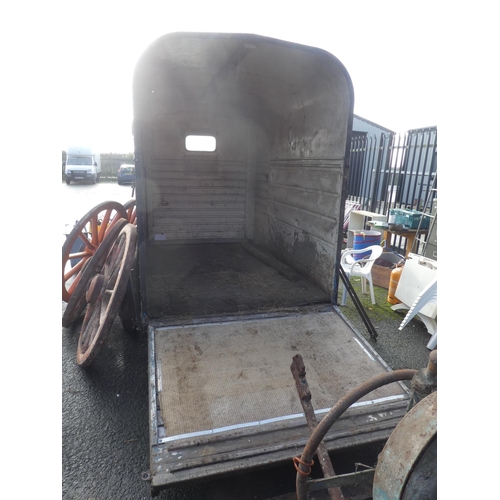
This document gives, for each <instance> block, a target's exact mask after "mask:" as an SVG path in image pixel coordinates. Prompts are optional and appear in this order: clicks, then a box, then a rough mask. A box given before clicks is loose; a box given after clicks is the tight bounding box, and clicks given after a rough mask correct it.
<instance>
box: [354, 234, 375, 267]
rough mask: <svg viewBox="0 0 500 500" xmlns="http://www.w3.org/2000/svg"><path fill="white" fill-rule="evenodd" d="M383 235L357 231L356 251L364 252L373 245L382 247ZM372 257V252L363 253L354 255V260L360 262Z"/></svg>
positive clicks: (355, 236) (355, 239) (355, 237)
mask: <svg viewBox="0 0 500 500" xmlns="http://www.w3.org/2000/svg"><path fill="white" fill-rule="evenodd" d="M381 239H382V233H381V232H380V231H362V230H359V231H355V233H354V239H353V248H354V250H362V249H363V248H367V247H371V246H372V245H380V241H381ZM368 255H370V252H363V253H359V254H356V255H353V256H352V257H353V259H354V260H360V259H363V258H365V257H367V256H368Z"/></svg>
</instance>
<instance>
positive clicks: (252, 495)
mask: <svg viewBox="0 0 500 500" xmlns="http://www.w3.org/2000/svg"><path fill="white" fill-rule="evenodd" d="M62 190H63V198H64V199H65V200H66V202H67V203H68V204H69V206H70V207H71V208H69V209H68V211H67V213H66V219H67V220H65V221H63V224H67V223H72V222H74V220H71V219H72V218H74V217H76V218H78V217H79V216H78V215H77V214H78V213H80V216H83V215H84V214H85V213H87V212H88V211H89V210H90V209H91V208H93V207H94V206H95V205H97V204H98V203H100V202H102V201H107V200H115V201H119V202H121V203H124V202H126V201H128V200H129V199H130V198H131V189H130V186H118V185H117V184H116V183H105V182H101V183H99V184H96V185H70V186H66V185H65V184H63V185H62ZM354 286H355V288H356V287H357V284H356V283H355V284H354ZM386 294H387V291H386V290H384V289H382V288H377V305H376V306H372V305H371V303H370V302H369V298H367V297H362V296H360V298H361V299H362V302H363V303H364V305H365V308H366V310H367V312H368V315H369V316H370V318H371V320H372V323H373V324H374V327H375V329H376V331H377V333H378V338H377V340H376V342H374V341H373V340H371V339H370V336H369V334H368V331H367V329H366V327H365V326H364V324H363V322H362V320H361V319H360V317H359V315H358V314H357V312H356V310H355V308H354V306H353V304H352V301H351V300H350V299H348V303H347V305H346V306H345V307H344V308H342V311H343V312H344V314H345V315H346V317H347V318H348V319H349V321H351V323H352V325H353V326H354V327H355V328H356V329H357V330H358V331H359V332H360V333H361V334H362V335H364V336H366V338H367V339H368V340H369V341H370V342H371V343H372V345H373V346H374V349H375V350H376V351H377V352H378V354H379V355H380V356H381V357H382V359H383V360H384V361H385V362H386V363H387V364H388V365H389V366H390V367H391V368H392V369H400V368H415V369H420V368H423V367H424V366H426V365H427V361H428V356H429V352H430V351H429V350H428V349H427V348H426V344H427V342H428V340H429V338H430V336H429V334H428V333H427V331H426V329H425V327H424V326H423V324H422V323H420V322H418V321H415V320H412V322H410V324H409V325H408V326H407V327H405V329H403V331H399V330H398V327H399V324H400V323H401V320H402V319H403V317H404V314H402V313H396V312H394V311H392V310H390V305H388V303H387V301H386V300H384V299H385V298H386ZM64 308H65V303H64V302H63V303H62V311H64ZM80 325H81V319H80V320H79V321H77V322H76V323H75V324H74V325H73V326H72V327H71V328H62V337H61V341H62V498H63V500H114V499H130V500H142V499H144V500H147V499H149V498H151V497H150V491H149V484H148V483H147V482H144V481H143V480H142V479H141V476H142V473H143V472H144V471H147V470H148V469H149V430H148V420H149V419H148V373H147V339H146V334H145V333H138V334H129V333H126V332H125V331H124V330H123V328H122V326H121V322H120V320H119V318H118V317H117V318H116V319H115V322H114V324H113V327H112V329H111V331H110V332H109V334H108V335H107V337H106V339H105V342H104V344H103V347H102V350H101V351H100V353H99V355H98V356H97V358H96V360H95V361H94V362H93V363H92V365H91V366H90V367H88V368H86V369H83V368H81V367H80V366H78V365H77V363H76V360H75V356H76V344H77V340H78V334H79V327H80ZM379 451H380V450H379V449H378V448H377V447H374V448H373V450H368V451H366V450H365V451H364V453H365V456H357V455H356V452H353V453H351V454H344V455H343V456H340V455H339V457H338V460H337V458H335V459H334V468H335V470H336V471H337V473H341V472H342V470H341V469H342V467H343V466H344V465H347V463H348V462H349V463H353V462H355V461H359V462H362V463H367V462H370V460H371V461H372V462H371V463H373V461H374V460H376V455H377V453H378V452H379ZM366 454H368V455H370V456H366ZM294 487H295V470H294V469H293V466H292V465H291V464H290V465H285V466H283V467H280V468H277V469H273V470H269V471H263V472H260V473H254V474H247V475H244V476H235V477H232V478H228V479H221V480H217V481H210V482H208V483H203V484H195V485H191V486H189V487H182V488H175V489H172V490H168V491H162V492H161V493H160V495H159V496H158V497H157V498H159V499H170V500H194V499H199V500H215V499H220V500H224V499H241V500H246V499H248V500H250V499H253V500H262V499H264V498H268V497H270V496H277V495H281V494H284V493H288V492H293V491H294Z"/></svg>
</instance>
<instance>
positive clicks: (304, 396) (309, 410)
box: [290, 354, 344, 500]
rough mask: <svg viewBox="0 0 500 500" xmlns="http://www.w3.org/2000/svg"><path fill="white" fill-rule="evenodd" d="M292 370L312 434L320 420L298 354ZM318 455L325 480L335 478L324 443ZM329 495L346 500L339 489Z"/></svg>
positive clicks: (304, 368) (332, 490) (330, 489)
mask: <svg viewBox="0 0 500 500" xmlns="http://www.w3.org/2000/svg"><path fill="white" fill-rule="evenodd" d="M290 370H291V371H292V374H293V378H294V380H295V385H296V387H297V392H298V394H299V399H300V402H301V404H302V408H303V409H304V414H305V416H306V420H307V425H308V426H309V429H310V431H311V433H312V432H314V429H315V428H316V427H317V425H318V419H317V418H316V414H315V413H314V408H313V405H312V403H311V391H310V389H309V384H308V383H307V379H306V366H305V364H304V360H303V359H302V356H301V355H300V354H296V355H295V356H294V357H293V361H292V364H291V366H290ZM316 455H317V457H318V460H319V464H320V466H321V470H322V471H323V476H324V477H325V478H329V477H333V476H335V475H336V474H335V470H334V469H333V465H332V462H331V460H330V457H329V455H328V450H327V449H326V446H325V445H324V443H323V442H322V441H321V442H320V443H319V445H318V449H317V451H316ZM328 493H329V495H330V498H331V499H332V500H344V495H343V494H342V490H341V489H340V488H338V487H330V488H328Z"/></svg>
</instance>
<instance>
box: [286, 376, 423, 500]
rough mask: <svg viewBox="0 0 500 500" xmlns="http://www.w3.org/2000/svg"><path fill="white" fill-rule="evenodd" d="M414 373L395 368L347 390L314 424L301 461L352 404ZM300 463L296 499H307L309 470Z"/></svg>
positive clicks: (307, 456) (409, 378) (313, 452)
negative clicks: (316, 423)
mask: <svg viewBox="0 0 500 500" xmlns="http://www.w3.org/2000/svg"><path fill="white" fill-rule="evenodd" d="M416 373H417V370H396V371H393V372H388V373H382V374H380V375H377V376H375V377H373V378H371V379H370V380H368V381H366V382H364V383H363V384H361V385H359V386H358V387H356V388H354V389H352V390H351V391H349V392H348V393H347V394H346V395H345V396H344V397H342V398H341V399H339V400H338V401H337V403H336V404H335V405H334V406H333V407H332V408H331V409H330V411H329V412H328V413H327V414H326V415H325V416H324V417H323V419H322V420H321V422H319V424H318V425H317V426H316V428H315V429H314V431H313V433H312V434H311V437H310V438H309V441H307V444H306V446H305V447H304V450H303V451H302V455H301V457H300V460H301V462H302V463H306V464H307V463H310V461H311V459H312V457H313V456H314V454H315V453H316V450H317V449H318V446H319V444H320V443H321V441H323V438H324V437H325V435H326V433H327V432H328V431H329V430H330V428H331V426H332V425H333V424H334V423H335V422H336V421H337V420H338V419H339V418H340V416H341V415H342V414H343V413H344V412H345V411H346V410H347V409H348V408H349V407H350V406H351V405H352V404H354V403H355V402H356V401H358V400H360V399H361V398H362V397H363V396H366V395H367V394H369V393H370V392H372V391H374V390H375V389H378V388H379V387H382V386H384V385H387V384H390V383H392V382H399V381H401V380H411V379H412V378H413V377H414V375H415V374H416ZM302 463H300V464H299V466H298V468H299V470H298V471H297V479H296V490H297V499H298V500H307V477H308V473H309V471H308V469H307V468H306V467H304V466H303V465H302Z"/></svg>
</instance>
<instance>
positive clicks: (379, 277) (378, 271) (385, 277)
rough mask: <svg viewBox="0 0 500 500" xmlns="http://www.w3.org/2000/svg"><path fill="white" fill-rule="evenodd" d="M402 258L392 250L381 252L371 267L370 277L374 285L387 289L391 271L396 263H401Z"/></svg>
mask: <svg viewBox="0 0 500 500" xmlns="http://www.w3.org/2000/svg"><path fill="white" fill-rule="evenodd" d="M403 262H404V259H403V258H402V257H401V256H400V255H398V254H395V253H392V252H383V253H382V255H381V256H380V257H379V258H378V259H377V260H376V261H375V263H374V264H373V267H372V278H373V284H374V285H375V286H380V287H382V288H387V289H389V283H390V281H391V273H392V270H393V269H394V267H395V266H396V264H399V265H402V264H403Z"/></svg>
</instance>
